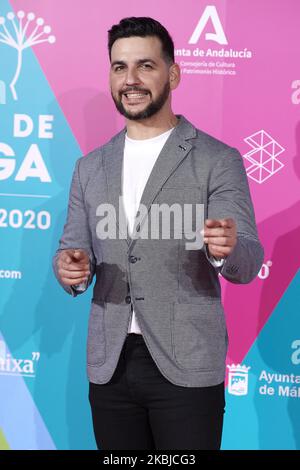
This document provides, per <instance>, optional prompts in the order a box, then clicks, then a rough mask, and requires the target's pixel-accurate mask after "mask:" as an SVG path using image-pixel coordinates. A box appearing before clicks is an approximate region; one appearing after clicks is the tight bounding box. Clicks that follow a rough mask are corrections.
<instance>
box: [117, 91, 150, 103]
mask: <svg viewBox="0 0 300 470" xmlns="http://www.w3.org/2000/svg"><path fill="white" fill-rule="evenodd" d="M148 94H149V93H148V91H128V92H127V93H123V95H124V96H125V97H126V98H127V100H132V101H133V100H141V99H143V98H145V96H147V95H148Z"/></svg>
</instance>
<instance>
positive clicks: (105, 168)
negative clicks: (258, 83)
mask: <svg viewBox="0 0 300 470" xmlns="http://www.w3.org/2000/svg"><path fill="white" fill-rule="evenodd" d="M108 47H109V56H110V61H111V68H110V86H111V94H112V98H113V100H114V102H115V105H116V107H117V109H118V111H119V112H120V113H121V114H122V115H124V116H125V120H126V128H125V129H124V130H122V131H121V132H120V133H119V134H117V135H116V136H115V137H113V138H112V140H111V141H110V142H108V143H107V144H106V145H104V146H102V147H101V148H99V149H96V150H95V151H93V152H92V153H90V154H89V155H88V156H87V157H84V158H81V159H79V160H78V161H77V164H76V168H75V171H74V175H73V180H72V186H71V191H70V201H69V208H68V217H67V222H66V225H65V227H64V233H63V236H62V238H61V240H60V246H59V250H58V251H57V253H56V255H55V257H54V263H53V264H54V270H55V273H56V276H57V278H58V280H59V282H60V283H61V285H62V286H63V287H64V289H65V290H66V291H67V292H69V293H70V294H72V295H73V296H76V295H77V294H78V293H80V292H84V291H85V290H86V289H87V287H88V286H89V285H90V283H91V282H92V279H93V276H94V275H95V277H96V282H95V285H94V290H93V298H92V306H91V312H90V319H89V331H88V351H87V362H88V377H89V381H90V391H89V399H90V404H91V409H92V416H93V425H94V431H95V437H96V441H97V445H98V448H99V449H135V450H136V449H148V450H149V449H219V448H220V444H221V435H222V424H223V414H224V406H225V402H224V375H225V356H226V350H227V332H226V325H225V320H224V313H223V309H222V305H221V300H220V284H219V278H218V274H219V273H221V274H222V276H223V277H225V278H226V279H227V280H229V281H231V282H233V283H248V282H250V281H251V280H252V279H253V278H254V277H255V276H256V275H257V273H258V271H259V269H260V267H261V264H262V260H263V249H262V247H261V245H260V242H259V240H258V237H257V232H256V226H255V218H254V212H253V207H252V203H251V198H250V194H249V188H248V182H247V178H246V175H245V171H244V167H243V163H242V158H241V156H240V154H239V153H238V151H237V150H235V149H232V148H230V147H228V146H227V145H225V144H223V143H221V142H219V141H218V140H216V139H214V138H212V137H210V136H208V135H207V134H205V133H203V132H201V131H200V130H198V129H196V128H195V127H194V126H193V125H192V124H191V123H190V122H188V121H187V120H186V119H185V118H184V117H183V116H180V115H175V114H174V113H173V111H172V107H171V92H172V90H174V89H175V88H176V87H177V86H178V84H179V81H180V69H179V66H178V65H177V64H176V63H175V62H174V44H173V41H172V39H171V37H170V35H169V33H168V32H167V31H166V29H165V28H164V27H163V26H162V25H161V24H160V23H158V22H157V21H155V20H153V19H151V18H125V19H123V20H121V21H120V23H119V24H117V25H114V26H113V27H112V28H111V30H110V31H109V35H108ZM120 196H122V197H123V199H122V204H121V209H120V207H119V197H120ZM105 204H106V205H105ZM107 204H110V206H109V207H113V208H115V209H116V211H115V213H114V214H113V222H114V228H118V229H121V232H122V227H123V228H124V223H123V222H124V217H125V219H126V222H127V224H128V233H126V235H125V237H124V238H122V237H121V236H116V233H110V236H107V237H106V238H105V237H104V236H102V235H101V233H100V232H101V230H99V227H100V228H101V224H100V225H99V221H100V215H101V214H102V215H103V213H104V212H103V207H105V208H107V207H108V205H107ZM154 204H161V205H162V204H168V207H169V206H172V205H173V204H177V205H179V207H180V208H183V207H184V205H185V204H192V205H194V206H195V205H196V204H202V205H203V207H204V216H205V219H206V220H205V226H204V232H203V233H204V246H202V247H201V248H199V249H186V248H187V246H186V243H185V242H184V240H183V239H179V238H175V237H172V236H171V235H172V234H174V232H170V234H171V235H170V236H169V237H168V238H167V239H166V238H164V237H162V236H161V231H159V236H158V237H152V238H151V237H148V238H146V237H144V238H143V237H141V236H139V234H140V233H141V232H142V231H143V229H144V227H145V224H146V222H145V219H146V217H144V218H142V217H140V214H141V212H142V209H143V208H144V207H146V209H147V210H146V212H147V211H148V212H150V209H151V208H152V207H153V206H154ZM103 205H105V206H103ZM118 208H119V209H120V210H118ZM122 208H123V209H122ZM122 210H124V212H122ZM109 220H110V222H111V218H110V219H109ZM192 222H193V226H195V223H196V220H195V217H194V219H193V221H192ZM154 225H155V224H154ZM102 228H103V227H102ZM154 228H157V227H156V226H154ZM159 230H160V228H159ZM112 232H114V230H112ZM115 232H116V230H115Z"/></svg>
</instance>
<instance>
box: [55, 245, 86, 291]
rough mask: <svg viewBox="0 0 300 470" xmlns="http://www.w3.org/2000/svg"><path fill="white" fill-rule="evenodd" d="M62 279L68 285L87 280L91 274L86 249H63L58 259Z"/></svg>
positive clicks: (59, 273)
mask: <svg viewBox="0 0 300 470" xmlns="http://www.w3.org/2000/svg"><path fill="white" fill-rule="evenodd" d="M57 267H58V275H59V279H60V281H61V282H62V283H63V284H65V285H67V286H75V285H77V284H81V283H82V282H86V281H87V279H88V277H89V275H90V260H89V257H88V254H87V253H86V251H84V250H63V251H61V252H60V253H59V255H58V260H57Z"/></svg>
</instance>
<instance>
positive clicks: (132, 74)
mask: <svg viewBox="0 0 300 470" xmlns="http://www.w3.org/2000/svg"><path fill="white" fill-rule="evenodd" d="M140 83H141V80H140V78H139V75H138V72H137V70H136V69H135V68H131V69H130V68H128V70H127V74H126V85H131V86H132V85H139V84H140Z"/></svg>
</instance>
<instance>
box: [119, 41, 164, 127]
mask: <svg viewBox="0 0 300 470" xmlns="http://www.w3.org/2000/svg"><path fill="white" fill-rule="evenodd" d="M110 87H111V95H112V98H113V100H114V102H115V105H116V107H117V109H118V111H119V112H120V113H121V114H122V115H123V116H125V117H126V118H127V119H130V120H141V119H147V118H149V117H151V116H153V115H154V114H156V113H157V112H158V111H160V110H161V108H162V107H163V106H164V104H165V103H166V101H167V100H168V98H169V95H170V78H169V66H168V64H167V63H166V62H165V60H164V59H163V57H162V51H161V43H160V40H159V39H158V38H157V37H152V36H147V37H145V38H142V37H137V36H133V37H129V38H122V39H118V40H117V41H115V42H114V44H113V46H112V49H111V69H110Z"/></svg>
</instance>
